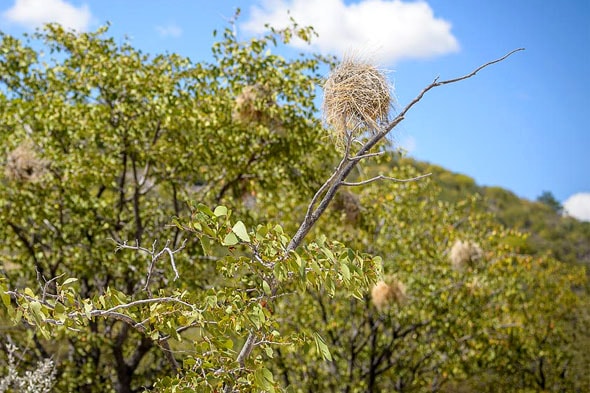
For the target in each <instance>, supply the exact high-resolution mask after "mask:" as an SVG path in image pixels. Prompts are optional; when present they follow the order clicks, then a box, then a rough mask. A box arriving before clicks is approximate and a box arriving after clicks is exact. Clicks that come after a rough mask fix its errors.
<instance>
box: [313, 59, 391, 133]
mask: <svg viewBox="0 0 590 393" xmlns="http://www.w3.org/2000/svg"><path fill="white" fill-rule="evenodd" d="M391 104H392V94H391V88H390V86H389V84H388V82H387V78H386V77H385V74H384V73H383V72H382V71H381V70H379V69H377V68H376V67H375V66H374V65H372V64H370V63H368V62H366V61H362V60H359V59H357V58H355V57H350V56H349V57H345V58H344V60H343V61H342V63H341V64H340V65H339V66H338V67H336V68H335V69H334V70H333V71H332V73H331V74H330V76H329V77H328V79H327V80H326V82H325V84H324V103H323V112H324V119H325V121H326V123H327V124H328V125H330V126H332V127H333V129H334V131H335V132H336V133H337V134H338V135H344V134H345V133H346V132H353V133H357V134H358V133H361V132H363V131H367V130H368V131H371V132H377V131H378V130H379V126H380V124H382V123H384V122H386V121H387V120H388V115H389V111H390V108H391Z"/></svg>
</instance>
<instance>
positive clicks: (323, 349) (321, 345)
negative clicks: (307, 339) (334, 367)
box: [313, 332, 332, 361]
mask: <svg viewBox="0 0 590 393" xmlns="http://www.w3.org/2000/svg"><path fill="white" fill-rule="evenodd" d="M313 339H314V341H315V346H316V349H317V351H318V353H319V354H320V355H322V357H323V358H324V359H326V360H329V361H332V354H331V353H330V349H328V346H327V345H326V342H325V341H324V339H323V338H322V336H320V335H319V333H316V332H314V333H313Z"/></svg>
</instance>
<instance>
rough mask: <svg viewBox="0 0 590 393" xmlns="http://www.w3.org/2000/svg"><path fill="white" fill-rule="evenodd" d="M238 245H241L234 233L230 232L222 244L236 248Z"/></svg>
mask: <svg viewBox="0 0 590 393" xmlns="http://www.w3.org/2000/svg"><path fill="white" fill-rule="evenodd" d="M238 243H239V240H238V238H237V237H236V235H235V234H234V233H233V232H230V233H228V234H227V235H226V236H225V238H224V239H223V242H222V243H221V244H223V245H224V246H234V245H236V244H238Z"/></svg>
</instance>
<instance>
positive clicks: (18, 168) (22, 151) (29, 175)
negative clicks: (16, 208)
mask: <svg viewBox="0 0 590 393" xmlns="http://www.w3.org/2000/svg"><path fill="white" fill-rule="evenodd" d="M47 166H48V163H47V161H46V160H43V159H42V158H40V157H39V156H38V155H37V153H36V152H35V149H34V145H33V143H31V142H28V141H25V142H22V143H21V144H20V145H18V146H17V147H16V148H15V149H14V150H13V151H11V152H10V153H8V156H7V157H6V165H5V167H4V174H5V176H6V177H7V178H8V179H10V180H14V181H21V182H36V181H38V180H39V179H40V178H41V177H42V176H43V175H44V174H45V173H47Z"/></svg>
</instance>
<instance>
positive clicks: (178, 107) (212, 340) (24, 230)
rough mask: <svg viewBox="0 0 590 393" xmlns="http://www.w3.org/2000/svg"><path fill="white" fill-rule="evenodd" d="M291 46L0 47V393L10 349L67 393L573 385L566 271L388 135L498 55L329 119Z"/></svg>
mask: <svg viewBox="0 0 590 393" xmlns="http://www.w3.org/2000/svg"><path fill="white" fill-rule="evenodd" d="M294 36H297V37H299V38H301V39H304V40H310V39H311V38H312V37H313V30H312V29H310V28H301V27H299V26H297V25H294V26H292V27H291V28H289V29H285V30H274V29H269V32H268V34H266V35H265V36H262V37H259V38H254V39H251V40H249V41H245V42H242V41H239V40H238V38H237V37H236V36H235V34H234V33H233V30H232V29H231V28H228V29H226V30H224V31H223V32H222V33H221V34H220V37H219V41H218V42H216V43H214V44H213V47H212V53H213V60H212V61H211V62H193V61H191V60H190V59H187V58H183V57H181V56H178V55H176V54H163V55H156V56H152V55H147V54H144V53H142V52H141V51H139V50H137V49H136V48H134V47H133V46H131V45H130V44H129V43H127V42H122V43H118V41H117V40H115V39H114V38H111V37H109V36H108V28H107V27H104V28H101V29H99V30H97V31H96V32H91V33H73V32H68V31H65V30H64V29H62V28H61V27H59V26H58V25H48V26H47V27H46V28H45V29H44V30H43V31H40V32H37V33H35V34H33V35H32V36H31V37H25V40H20V39H17V38H15V37H12V36H9V35H6V34H1V35H0V39H1V41H0V85H1V88H0V108H2V109H1V110H0V130H1V132H0V152H1V154H2V155H3V161H2V162H3V165H4V171H3V173H2V176H1V179H0V188H1V191H0V206H1V209H0V222H1V223H2V225H1V226H0V237H1V238H2V243H1V244H2V245H1V246H0V247H1V249H0V258H1V259H0V261H1V262H2V266H1V270H0V271H1V277H0V297H1V298H2V304H3V308H2V309H1V310H2V311H1V318H2V321H3V325H4V329H5V332H6V334H5V335H4V338H3V339H2V340H0V343H1V344H2V345H3V346H5V347H6V351H5V359H6V362H5V364H6V367H5V370H6V372H5V373H4V375H9V376H10V375H12V377H10V378H8V377H5V378H4V379H2V380H0V391H11V390H9V389H17V388H16V387H15V385H14V384H16V383H17V382H18V381H21V380H22V379H20V377H18V378H17V377H16V376H15V374H14V368H15V367H17V366H16V365H15V362H14V356H17V355H18V357H19V360H20V362H19V363H18V367H22V368H23V370H27V369H36V370H37V374H35V375H37V376H38V377H40V378H41V377H42V376H43V375H44V374H43V373H44V372H45V371H43V370H41V371H39V370H40V368H41V366H40V365H41V364H44V365H46V363H42V362H43V361H44V359H49V358H51V359H52V361H53V362H54V364H55V370H53V371H51V372H49V371H47V372H46V378H50V379H51V378H53V379H52V381H53V388H54V390H55V391H64V392H70V391H79V392H120V393H123V392H141V391H151V390H154V391H168V392H179V391H181V392H192V391H211V392H221V391H223V392H232V391H240V392H242V391H256V392H258V391H267V392H274V391H288V392H304V391H341V392H361V391H366V392H372V391H400V392H402V391H403V392H408V391H443V392H444V391H449V392H450V391H497V389H498V388H499V387H500V388H501V390H504V391H522V392H526V391H584V390H586V389H588V388H590V386H588V383H589V382H588V380H587V378H586V371H587V366H588V364H589V363H588V355H587V354H586V352H587V351H585V350H584V347H586V348H587V346H588V344H589V343H590V340H589V334H588V332H589V329H588V323H589V321H590V319H589V316H588V307H587V306H588V292H587V279H586V274H584V269H583V267H582V266H577V265H572V264H564V263H562V262H561V261H559V260H557V259H555V258H554V256H552V255H548V254H547V253H541V252H536V250H531V249H527V248H526V247H522V245H523V244H524V243H526V239H527V237H526V235H524V234H522V233H520V232H518V231H517V230H514V229H511V228H509V227H505V226H503V225H501V223H498V221H497V220H496V218H495V217H494V215H493V214H491V213H490V212H488V211H486V209H483V208H482V204H483V203H484V202H483V200H482V199H481V198H480V197H479V196H478V195H477V193H475V194H472V193H463V194H456V195H455V196H456V198H452V200H451V199H449V198H445V197H444V196H445V189H444V188H442V189H441V188H440V187H439V186H438V185H437V184H436V180H432V177H436V176H437V173H434V174H433V175H432V176H430V178H429V177H427V176H425V175H426V173H425V172H424V171H422V170H421V168H420V167H419V166H418V167H417V166H416V165H412V164H411V163H409V162H407V161H405V160H404V159H403V158H401V157H400V155H399V153H397V152H395V149H394V148H393V147H392V146H391V144H390V143H389V142H388V141H387V138H386V136H387V135H388V133H389V132H390V131H391V130H392V129H394V128H395V126H396V125H397V124H398V123H399V122H401V121H402V120H403V117H404V116H405V115H406V113H407V112H408V111H409V110H410V109H411V108H412V106H413V105H415V104H417V103H418V102H419V100H420V98H421V97H422V96H423V95H424V94H425V93H427V92H428V90H430V89H431V88H434V87H438V86H443V85H445V84H447V83H454V82H459V81H461V80H463V79H466V78H468V77H471V76H473V75H475V72H477V71H479V70H480V69H482V68H484V67H487V66H488V65H492V64H494V63H495V62H497V61H501V60H503V59H504V58H505V57H504V58H502V59H499V60H497V61H494V62H490V63H488V64H486V65H484V66H482V67H480V68H478V69H476V71H475V72H473V73H471V74H466V76H465V77H461V78H457V79H452V80H448V81H438V80H435V81H434V82H433V84H431V85H429V86H428V87H427V88H426V89H425V90H424V91H423V92H420V93H419V95H418V96H417V98H416V99H415V100H414V101H412V102H410V103H409V104H408V105H407V106H406V107H405V108H404V109H402V110H401V111H400V112H399V113H398V114H397V115H396V116H390V113H389V110H390V108H388V109H387V110H384V108H383V107H379V108H378V109H375V108H374V107H372V108H371V107H369V108H366V107H363V108H360V107H358V106H355V102H354V101H351V102H349V101H347V100H348V98H346V99H341V100H340V101H339V104H340V105H344V107H342V106H341V107H339V108H344V109H343V110H341V111H340V112H335V113H337V114H338V116H341V117H342V118H341V119H338V118H336V120H335V122H332V123H330V124H323V123H322V121H321V118H320V116H319V115H318V113H319V110H318V108H317V107H316V93H317V91H316V90H317V87H318V86H320V85H322V84H323V78H322V76H321V75H320V71H321V70H322V69H323V68H322V67H324V68H327V67H334V66H335V63H334V60H333V59H329V58H324V57H321V56H311V57H304V56H301V57H297V58H295V59H286V58H284V57H282V56H280V55H277V54H275V53H274V51H273V49H274V47H276V46H280V45H282V44H284V43H287V42H289V41H290V40H291V39H293V37H294ZM33 41H34V42H33ZM39 47H42V48H43V49H35V48H39ZM336 69H337V70H340V71H342V68H336ZM369 70H370V71H371V72H373V69H372V68H370V67H369ZM363 72H364V71H363ZM478 77H479V76H478ZM482 77H484V76H482ZM332 82H333V83H336V84H338V83H341V82H342V77H341V76H340V77H338V78H336V79H332ZM382 82H384V80H380V84H379V89H381V90H379V91H380V92H381V93H382V94H386V91H385V90H383V89H382V87H383V84H382ZM354 86H357V87H358V83H357V84H355V85H354ZM366 87H367V89H368V90H367V91H365V92H364V93H367V94H369V93H371V92H374V91H375V90H371V89H372V88H374V85H372V84H371V83H368V84H367V85H366ZM334 94H336V93H334ZM332 98H334V97H332ZM375 102H377V104H378V105H385V106H389V104H390V103H389V101H387V100H385V99H381V100H376V101H375ZM347 105H348V106H347ZM359 108H360V109H359ZM338 127H341V128H338ZM467 180H469V179H467ZM467 180H465V179H463V183H464V184H467V187H472V186H473V185H472V184H471V183H469V181H467ZM7 345H10V346H7ZM16 348H18V350H17V349H16ZM44 367H46V366H44ZM11 372H12V373H13V374H10V373H11ZM7 373H8V374H7ZM11 378H12V379H11ZM11 383H12V384H13V385H10V384H11ZM18 383H20V382H18ZM9 385H10V386H9ZM44 386H45V385H42V384H41V383H39V385H38V386H37V390H35V391H47V390H43V389H45V388H44Z"/></svg>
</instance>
